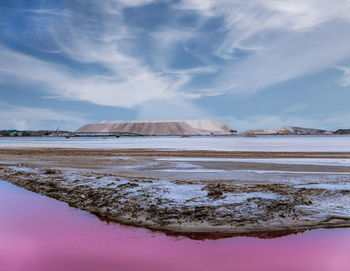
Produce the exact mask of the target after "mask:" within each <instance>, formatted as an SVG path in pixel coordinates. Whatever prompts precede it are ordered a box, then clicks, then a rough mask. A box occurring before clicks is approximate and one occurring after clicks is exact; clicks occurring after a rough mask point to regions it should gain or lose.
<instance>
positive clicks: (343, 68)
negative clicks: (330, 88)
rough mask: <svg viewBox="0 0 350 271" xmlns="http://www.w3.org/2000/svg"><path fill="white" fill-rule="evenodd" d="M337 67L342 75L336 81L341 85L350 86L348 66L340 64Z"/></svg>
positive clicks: (349, 69)
mask: <svg viewBox="0 0 350 271" xmlns="http://www.w3.org/2000/svg"><path fill="white" fill-rule="evenodd" d="M338 69H339V70H341V71H342V72H343V76H342V78H341V79H340V80H339V82H338V83H339V85H340V86H342V87H348V86H350V67H346V66H340V67H338Z"/></svg>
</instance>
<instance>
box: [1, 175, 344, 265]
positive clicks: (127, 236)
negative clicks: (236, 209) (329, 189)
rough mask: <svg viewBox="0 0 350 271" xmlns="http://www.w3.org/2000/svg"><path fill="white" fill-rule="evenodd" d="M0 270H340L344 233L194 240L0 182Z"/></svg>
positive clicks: (342, 263)
mask: <svg viewBox="0 0 350 271" xmlns="http://www.w3.org/2000/svg"><path fill="white" fill-rule="evenodd" d="M0 270H1V271H8V270H11V271H22V270H23V271H47V270H51V271H56V270H57V271H58V270H66V271H70V270H72V271H73V270H113V271H115V270H121V271H128V270H135V271H140V270H142V271H147V270H152V271H157V270H159V271H160V270H162V271H164V270H167V271H172V270H174V271H175V270H176V271H178V270H191V271H196V270H200V271H206V270H208V271H209V270H210V271H212V270H230V271H231V270H259V271H261V270H269V271H274V270H276V271H277V270H287V271H288V270H298V271H300V270H307V271H313V270H315V271H316V270H317V271H323V270H332V271H334V270H335V271H338V270H341V271H343V270H344V271H345V270H346V271H348V270H350V230H349V229H337V230H315V231H311V232H307V233H304V234H299V235H291V236H287V237H283V238H278V239H268V240H262V239H257V238H246V237H238V238H237V237H236V238H229V239H222V240H217V241H195V240H190V239H187V238H175V237H169V236H165V235H164V234H161V233H152V232H150V231H148V230H144V229H139V228H131V227H124V226H120V225H117V224H107V223H105V222H102V221H100V220H98V219H97V218H95V217H93V216H91V215H89V214H87V213H85V212H81V211H79V210H76V209H72V208H70V207H68V206H67V204H65V203H62V202H59V201H56V200H53V199H49V198H47V197H43V196H40V195H37V194H34V193H31V192H28V191H26V190H23V189H21V188H17V187H15V186H13V185H12V184H9V183H7V182H3V181H0Z"/></svg>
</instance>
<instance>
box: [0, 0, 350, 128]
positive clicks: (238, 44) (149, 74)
mask: <svg viewBox="0 0 350 271" xmlns="http://www.w3.org/2000/svg"><path fill="white" fill-rule="evenodd" d="M349 103H350V1H349V0H332V1H330V0H250V1H245V0H104V1H97V0H51V1H50V0H31V1H28V0H1V1H0V129H12V128H16V129H57V128H58V127H60V129H61V130H75V129H77V128H79V127H80V126H81V125H83V124H85V123H96V122H100V121H102V120H134V119H140V120H143V119H152V120H157V119H159V120H162V119H206V118H209V119H220V120H222V121H224V122H225V123H227V124H228V125H229V126H230V127H231V128H233V129H237V130H239V131H244V130H246V129H258V128H278V127H281V126H285V125H291V126H301V127H312V128H323V129H338V128H350V105H349Z"/></svg>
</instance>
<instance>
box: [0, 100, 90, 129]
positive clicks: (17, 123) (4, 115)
mask: <svg viewBox="0 0 350 271" xmlns="http://www.w3.org/2000/svg"><path fill="white" fill-rule="evenodd" d="M86 122H87V119H86V118H85V117H84V116H81V114H79V113H76V112H59V111H56V110H52V109H47V108H34V107H24V106H12V105H8V104H4V103H0V127H1V128H3V129H19V130H35V129H57V128H58V127H60V129H63V130H64V129H69V130H75V129H77V128H78V127H80V126H81V125H82V124H84V123H86Z"/></svg>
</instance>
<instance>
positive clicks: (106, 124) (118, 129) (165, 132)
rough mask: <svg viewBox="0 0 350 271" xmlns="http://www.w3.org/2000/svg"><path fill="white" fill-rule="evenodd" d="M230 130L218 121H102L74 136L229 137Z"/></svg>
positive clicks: (88, 125)
mask: <svg viewBox="0 0 350 271" xmlns="http://www.w3.org/2000/svg"><path fill="white" fill-rule="evenodd" d="M232 132H233V131H232V130H231V129H230V128H229V127H228V126H227V125H225V124H224V123H223V122H221V121H219V120H205V119H204V120H159V121H158V120H157V121H150V120H143V121H135V120H134V121H102V122H101V123H97V124H86V125H84V126H82V127H81V128H79V129H78V130H77V131H76V132H75V133H76V134H91V135H93V134H96V135H98V134H115V135H143V136H193V135H231V134H232Z"/></svg>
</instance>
